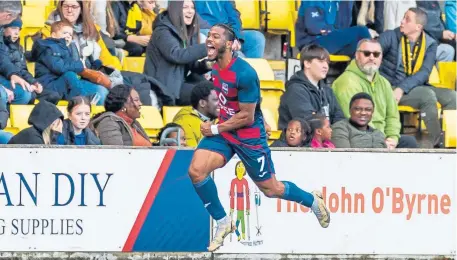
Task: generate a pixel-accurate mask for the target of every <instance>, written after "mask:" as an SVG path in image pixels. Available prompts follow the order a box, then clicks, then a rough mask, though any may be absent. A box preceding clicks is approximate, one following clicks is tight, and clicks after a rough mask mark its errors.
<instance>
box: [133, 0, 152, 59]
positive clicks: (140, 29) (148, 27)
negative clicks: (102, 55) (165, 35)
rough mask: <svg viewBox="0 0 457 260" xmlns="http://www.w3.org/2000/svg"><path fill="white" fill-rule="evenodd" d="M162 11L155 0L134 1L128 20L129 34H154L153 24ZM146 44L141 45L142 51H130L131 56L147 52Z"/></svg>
mask: <svg viewBox="0 0 457 260" xmlns="http://www.w3.org/2000/svg"><path fill="white" fill-rule="evenodd" d="M159 12H160V9H159V6H158V4H157V3H156V1H155V0H139V1H137V2H134V3H132V5H131V7H130V9H129V12H128V15H127V22H126V34H127V35H131V34H134V35H139V36H149V39H150V38H151V35H152V24H153V23H154V20H155V19H156V17H157V14H158V13H159ZM146 46H147V45H145V46H143V45H141V46H140V47H141V48H142V51H141V53H140V52H137V51H134V53H131V52H129V55H130V56H139V55H142V54H143V53H144V52H146Z"/></svg>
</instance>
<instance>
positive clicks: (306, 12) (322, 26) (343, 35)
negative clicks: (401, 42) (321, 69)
mask: <svg viewBox="0 0 457 260" xmlns="http://www.w3.org/2000/svg"><path fill="white" fill-rule="evenodd" d="M352 7H353V1H304V0H302V1H301V5H300V9H299V10H298V19H297V22H296V24H295V31H296V45H297V47H298V49H299V50H301V49H302V48H303V47H305V46H306V45H309V44H319V45H321V46H322V47H324V48H325V49H327V50H328V52H329V53H331V54H338V55H347V56H350V57H352V56H353V55H354V53H355V50H356V46H357V42H358V41H359V40H361V39H364V38H371V37H375V36H377V35H378V34H377V33H376V31H374V30H372V29H368V28H367V27H365V26H354V27H350V25H351V21H352Z"/></svg>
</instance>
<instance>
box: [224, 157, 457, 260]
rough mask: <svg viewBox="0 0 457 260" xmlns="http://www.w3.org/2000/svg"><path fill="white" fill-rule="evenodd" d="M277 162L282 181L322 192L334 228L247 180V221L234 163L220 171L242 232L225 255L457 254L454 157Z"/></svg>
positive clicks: (229, 243)
mask: <svg viewBox="0 0 457 260" xmlns="http://www.w3.org/2000/svg"><path fill="white" fill-rule="evenodd" d="M272 157H273V162H274V163H275V170H276V172H277V174H276V177H277V179H278V180H287V181H292V182H295V184H297V186H299V187H301V188H303V189H305V190H307V191H312V190H315V189H318V190H321V191H322V192H323V194H324V199H325V201H326V205H328V207H329V209H330V211H331V212H332V214H331V223H330V226H329V227H328V228H327V229H323V228H321V227H320V225H319V223H318V222H317V219H316V217H315V216H314V214H313V213H311V212H310V210H309V209H308V208H306V207H303V206H300V205H297V204H295V203H290V202H286V201H282V200H278V199H269V198H266V197H265V196H264V195H263V194H261V193H260V192H259V190H258V189H257V187H256V186H255V185H254V183H253V182H252V181H251V180H250V178H249V177H248V176H247V175H246V176H244V177H242V178H244V179H246V180H247V185H248V188H249V195H250V196H249V200H250V203H249V204H250V209H249V215H248V214H247V213H246V212H247V211H248V210H247V209H246V208H247V201H246V199H247V198H248V196H247V194H246V192H245V187H244V186H242V185H240V186H239V187H243V190H244V192H243V191H242V189H241V188H239V189H238V190H232V193H231V183H232V181H234V182H238V183H241V182H244V180H242V179H241V178H240V179H241V180H240V179H236V178H237V177H236V170H235V168H236V164H237V162H238V161H239V160H238V159H237V158H236V157H235V158H233V159H232V160H231V161H230V162H229V163H228V164H227V165H226V166H225V167H224V168H223V169H220V170H217V171H216V172H215V182H216V184H217V188H218V192H219V196H220V198H221V202H222V204H223V205H224V207H225V209H226V211H227V212H228V213H229V212H230V207H231V206H230V194H233V195H234V197H235V199H234V201H233V202H232V207H233V213H232V214H231V215H232V219H233V221H235V223H236V224H237V226H238V229H237V230H238V233H234V234H232V235H231V236H230V237H229V238H228V239H227V241H226V242H225V243H224V246H223V247H222V248H221V249H220V251H219V252H220V253H302V254H383V255H384V254H386V255H387V254H445V255H449V254H454V253H455V250H456V249H455V248H456V214H455V195H456V194H455V181H456V155H455V154H433V153H428V154H427V153H416V154H413V153H371V152H366V153H360V152H331V153H325V152H283V151H281V152H280V151H277V152H273V155H272ZM237 194H239V195H240V196H239V197H240V198H237V196H236V195H237ZM237 202H238V203H240V205H241V206H240V207H239V206H238V205H237ZM243 209H244V211H243ZM243 223H244V232H243ZM243 233H244V234H243Z"/></svg>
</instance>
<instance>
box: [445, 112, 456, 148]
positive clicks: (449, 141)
mask: <svg viewBox="0 0 457 260" xmlns="http://www.w3.org/2000/svg"><path fill="white" fill-rule="evenodd" d="M456 119H457V111H456V110H444V111H443V131H444V147H446V148H455V147H456V131H457V125H456Z"/></svg>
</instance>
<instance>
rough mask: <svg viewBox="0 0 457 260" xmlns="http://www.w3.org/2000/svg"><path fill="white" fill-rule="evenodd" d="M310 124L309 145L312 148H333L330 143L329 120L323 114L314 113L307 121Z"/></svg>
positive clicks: (330, 130)
mask: <svg viewBox="0 0 457 260" xmlns="http://www.w3.org/2000/svg"><path fill="white" fill-rule="evenodd" d="M308 123H309V125H310V126H311V134H312V139H311V147H312V148H329V149H333V148H335V145H334V144H333V143H332V141H331V140H332V128H331V127H330V121H329V120H328V119H327V117H326V116H325V115H322V114H314V115H312V117H311V119H309V121H308Z"/></svg>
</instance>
